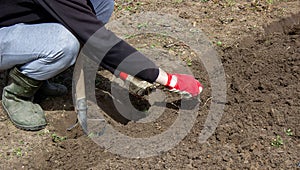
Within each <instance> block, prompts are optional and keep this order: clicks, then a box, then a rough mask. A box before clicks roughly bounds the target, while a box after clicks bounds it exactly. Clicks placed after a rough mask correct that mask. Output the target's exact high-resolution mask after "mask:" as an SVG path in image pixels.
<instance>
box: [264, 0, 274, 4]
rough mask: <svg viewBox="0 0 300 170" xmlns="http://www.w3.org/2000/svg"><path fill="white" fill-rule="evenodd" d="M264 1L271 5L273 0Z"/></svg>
mask: <svg viewBox="0 0 300 170" xmlns="http://www.w3.org/2000/svg"><path fill="white" fill-rule="evenodd" d="M266 1H267V3H268V4H269V5H272V4H273V3H274V0H266Z"/></svg>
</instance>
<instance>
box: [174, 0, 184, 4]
mask: <svg viewBox="0 0 300 170" xmlns="http://www.w3.org/2000/svg"><path fill="white" fill-rule="evenodd" d="M174 2H175V3H177V4H180V3H182V2H183V0H175V1H174Z"/></svg>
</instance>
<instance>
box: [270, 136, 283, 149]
mask: <svg viewBox="0 0 300 170" xmlns="http://www.w3.org/2000/svg"><path fill="white" fill-rule="evenodd" d="M282 145H283V140H282V138H281V136H279V135H277V136H276V138H275V139H273V141H272V142H271V146H276V147H280V146H282Z"/></svg>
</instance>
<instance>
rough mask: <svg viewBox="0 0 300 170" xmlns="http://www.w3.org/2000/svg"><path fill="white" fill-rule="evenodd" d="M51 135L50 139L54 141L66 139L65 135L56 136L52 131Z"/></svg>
mask: <svg viewBox="0 0 300 170" xmlns="http://www.w3.org/2000/svg"><path fill="white" fill-rule="evenodd" d="M51 137H52V141H53V142H55V143H57V142H61V141H64V140H67V137H65V136H58V135H57V134H56V133H53V134H52V135H51Z"/></svg>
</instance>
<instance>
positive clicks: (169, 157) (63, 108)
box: [0, 0, 300, 169]
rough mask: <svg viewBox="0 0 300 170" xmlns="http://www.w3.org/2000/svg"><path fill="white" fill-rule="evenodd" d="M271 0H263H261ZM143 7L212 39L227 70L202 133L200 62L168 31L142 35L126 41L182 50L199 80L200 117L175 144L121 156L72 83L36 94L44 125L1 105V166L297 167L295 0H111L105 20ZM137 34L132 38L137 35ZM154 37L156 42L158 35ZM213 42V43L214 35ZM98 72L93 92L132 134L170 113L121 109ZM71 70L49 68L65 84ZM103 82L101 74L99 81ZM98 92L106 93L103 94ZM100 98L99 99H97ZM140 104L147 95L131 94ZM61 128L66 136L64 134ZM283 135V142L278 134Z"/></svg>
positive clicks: (151, 129)
mask: <svg viewBox="0 0 300 170" xmlns="http://www.w3.org/2000/svg"><path fill="white" fill-rule="evenodd" d="M267 2H269V3H267ZM145 11H152V12H163V13H169V14H172V15H174V16H178V17H180V18H183V19H185V20H187V21H188V22H189V23H191V24H192V25H193V26H194V27H196V28H199V29H201V30H202V31H203V32H205V33H206V35H207V36H208V37H209V38H210V39H211V41H212V43H213V44H214V45H215V49H216V50H217V51H218V53H219V56H220V57H221V60H222V63H223V67H224V69H225V74H226V82H227V101H226V107H225V113H224V115H223V116H222V119H221V121H220V123H219V125H218V127H217V129H216V131H215V132H214V134H213V135H212V136H211V137H210V138H209V139H208V140H207V142H206V143H204V144H200V143H199V142H198V137H199V134H200V132H201V129H202V128H203V124H204V122H205V119H206V116H207V114H208V111H209V106H210V104H211V87H210V84H209V79H208V76H207V73H206V71H205V68H204V67H203V66H202V64H201V63H199V62H198V61H196V60H193V57H194V56H193V55H192V52H191V51H189V49H188V48H186V47H185V46H184V45H182V44H175V48H166V47H169V46H168V44H170V42H172V39H168V38H166V39H159V38H157V37H156V38H155V37H152V38H151V36H150V38H149V36H147V37H148V39H147V40H145V39H146V36H140V37H137V38H136V39H134V38H133V39H129V40H128V42H129V43H131V44H132V45H133V46H136V47H138V46H139V45H140V44H149V43H150V44H151V43H153V42H155V44H159V46H160V48H161V49H162V50H165V51H168V52H170V51H171V52H170V55H171V56H172V55H173V56H176V55H178V54H179V53H180V54H182V53H183V51H186V52H185V54H187V55H186V56H183V57H182V58H181V59H182V60H183V61H185V62H186V59H187V58H188V59H192V63H191V70H192V72H193V74H194V75H195V77H196V78H197V79H199V80H200V81H201V82H202V83H203V85H204V87H205V89H204V91H203V93H202V94H201V100H202V101H205V102H202V103H201V104H200V108H199V111H198V117H197V120H196V123H195V124H194V126H193V128H192V129H191V131H190V132H189V133H188V135H187V136H186V137H185V138H184V139H183V140H182V141H181V142H180V143H179V144H178V145H177V146H176V147H174V148H173V149H171V150H169V151H167V152H164V153H161V154H160V155H158V156H153V157H149V158H135V159H133V158H126V157H122V156H120V155H116V154H113V153H110V152H109V151H108V150H106V149H105V148H101V147H99V146H98V145H97V144H95V142H94V141H93V140H91V138H90V137H88V136H87V135H85V134H84V133H83V132H82V130H81V128H80V127H79V126H77V127H75V128H74V129H73V130H71V131H67V130H66V129H67V128H68V127H70V126H71V125H73V124H74V123H75V122H76V113H75V112H74V106H73V102H72V94H71V92H70V93H69V94H68V95H66V96H63V97H56V98H46V99H44V100H41V101H40V104H41V106H42V107H43V109H44V110H45V111H46V116H47V120H48V122H49V124H48V126H47V127H46V129H45V130H41V131H38V132H27V131H22V130H19V129H17V128H15V127H14V126H13V124H12V123H11V122H10V121H9V120H8V118H7V116H6V114H5V112H4V111H3V110H2V107H1V108H0V134H1V135H0V141H1V145H0V146H1V147H0V168H1V169H299V168H300V165H299V164H300V128H299V124H300V117H299V115H300V83H299V79H300V4H299V1H251V2H250V1H245V2H235V1H214V0H209V1H195V0H183V1H178V0H176V1H175V0H164V1H162V0H156V1H150V0H140V1H135V0H134V1H120V0H117V1H116V9H115V13H114V15H113V16H112V21H113V20H116V19H118V18H120V17H126V16H130V15H132V14H135V13H141V12H145ZM137 39H138V40H139V41H138V40H137ZM158 42H159V43H158ZM217 42H218V43H217ZM101 74H102V75H101V76H99V77H98V79H97V82H98V84H97V82H96V84H97V89H96V97H97V100H98V101H99V103H98V104H99V105H101V107H102V109H103V110H104V111H105V112H106V116H107V117H110V121H109V122H110V123H111V124H112V125H113V126H114V127H115V129H117V130H118V131H120V132H122V133H124V134H126V135H128V136H132V137H148V136H152V135H155V134H159V133H162V132H163V131H165V130H166V129H168V127H169V126H170V125H171V124H172V123H173V122H174V120H175V119H176V117H177V115H178V109H177V107H176V105H177V104H178V102H176V101H174V102H173V103H171V104H170V105H169V106H168V107H167V109H166V111H165V112H164V114H163V115H162V116H161V117H159V119H157V120H156V121H155V122H152V123H147V124H139V123H136V122H133V121H128V120H126V119H125V118H122V116H120V115H119V114H118V113H117V111H116V110H115V109H113V104H112V101H111V95H110V94H109V93H110V92H109V87H110V81H109V80H108V78H105V75H106V74H108V76H111V75H109V73H107V72H105V71H103V70H102V73H101ZM70 77H72V71H70V70H68V71H66V72H64V73H63V74H62V75H60V76H58V77H57V78H54V79H53V81H58V82H60V83H63V84H65V85H66V86H68V87H69V89H71V85H70V84H71V83H70V82H71V78H70ZM99 82H101V83H99ZM103 99H105V100H103ZM101 100H102V102H100V101H101ZM131 101H133V103H135V104H134V105H135V106H136V107H137V108H138V109H140V110H143V108H147V107H149V102H148V101H147V99H144V98H140V97H137V96H131ZM64 137H66V138H64ZM281 141H282V142H281Z"/></svg>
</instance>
